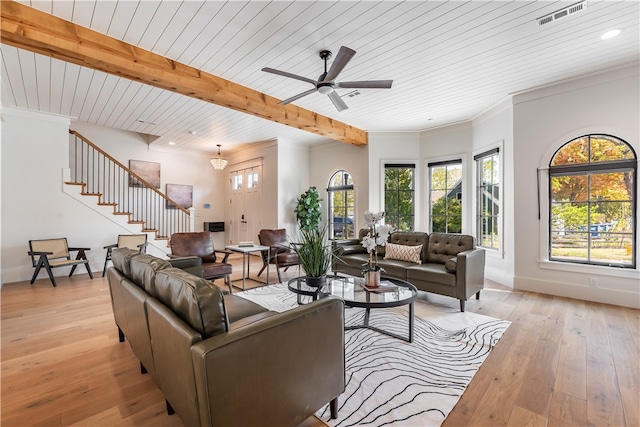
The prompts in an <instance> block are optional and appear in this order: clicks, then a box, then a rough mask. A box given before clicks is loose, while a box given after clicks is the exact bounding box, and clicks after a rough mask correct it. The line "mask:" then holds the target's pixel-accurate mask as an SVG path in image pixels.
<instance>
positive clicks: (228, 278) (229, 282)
mask: <svg viewBox="0 0 640 427" xmlns="http://www.w3.org/2000/svg"><path fill="white" fill-rule="evenodd" d="M224 282H225V283H226V284H227V286H228V287H229V293H230V294H231V295H233V286H231V275H226V276H224Z"/></svg>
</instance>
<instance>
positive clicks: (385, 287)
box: [361, 280, 398, 292]
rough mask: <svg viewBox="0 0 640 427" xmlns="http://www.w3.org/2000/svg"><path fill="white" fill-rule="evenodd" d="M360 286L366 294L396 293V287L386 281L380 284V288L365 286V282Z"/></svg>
mask: <svg viewBox="0 0 640 427" xmlns="http://www.w3.org/2000/svg"><path fill="white" fill-rule="evenodd" d="M361 286H362V287H363V288H364V289H365V290H366V291H368V292H397V291H398V285H396V284H395V283H391V282H390V281H388V280H383V281H381V282H380V286H367V284H366V283H365V282H362V283H361Z"/></svg>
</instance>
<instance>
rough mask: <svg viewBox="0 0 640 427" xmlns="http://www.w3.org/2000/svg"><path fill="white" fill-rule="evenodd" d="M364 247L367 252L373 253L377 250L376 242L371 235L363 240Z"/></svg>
mask: <svg viewBox="0 0 640 427" xmlns="http://www.w3.org/2000/svg"><path fill="white" fill-rule="evenodd" d="M362 246H363V247H364V248H365V249H366V250H367V252H371V251H373V250H375V249H376V241H375V239H374V238H373V237H371V236H370V235H366V236H364V237H363V238H362Z"/></svg>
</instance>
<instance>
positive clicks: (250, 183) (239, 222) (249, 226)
mask: <svg viewBox="0 0 640 427" xmlns="http://www.w3.org/2000/svg"><path fill="white" fill-rule="evenodd" d="M261 172H262V166H254V167H251V168H247V169H241V170H237V171H234V172H232V173H231V200H230V203H231V209H230V212H231V221H230V226H231V233H230V242H229V243H231V244H238V243H239V242H246V241H251V242H254V243H258V233H259V231H260V229H261V228H262V219H261V216H260V212H261V210H262V176H261V175H262V173H261Z"/></svg>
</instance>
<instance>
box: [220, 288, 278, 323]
mask: <svg viewBox="0 0 640 427" xmlns="http://www.w3.org/2000/svg"><path fill="white" fill-rule="evenodd" d="M224 307H225V311H226V312H227V319H229V323H230V324H231V323H234V322H237V321H238V320H240V319H243V318H245V317H250V316H253V315H256V314H261V313H267V312H268V311H269V310H267V309H266V308H264V307H263V306H261V305H259V304H256V303H255V302H252V301H249V300H248V299H246V298H242V297H239V296H236V295H230V294H227V295H224Z"/></svg>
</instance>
